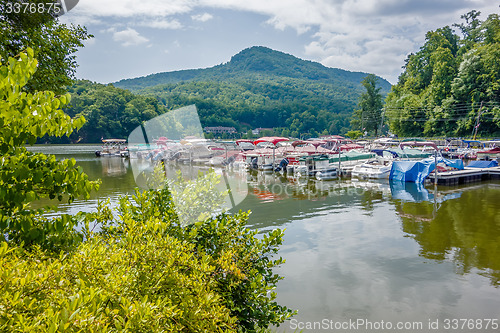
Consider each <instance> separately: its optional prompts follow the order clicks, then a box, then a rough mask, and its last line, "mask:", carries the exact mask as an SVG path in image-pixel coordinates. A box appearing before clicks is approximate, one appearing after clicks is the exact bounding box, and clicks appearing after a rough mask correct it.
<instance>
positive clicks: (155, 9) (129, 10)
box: [74, 0, 196, 17]
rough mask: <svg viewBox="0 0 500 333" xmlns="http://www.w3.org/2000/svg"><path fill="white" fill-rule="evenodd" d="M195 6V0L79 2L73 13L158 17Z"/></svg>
mask: <svg viewBox="0 0 500 333" xmlns="http://www.w3.org/2000/svg"><path fill="white" fill-rule="evenodd" d="M195 4H196V1H195V0H169V1H163V0H143V1H137V0H106V1H105V2H103V1H101V0H86V1H80V3H79V4H78V5H77V6H76V7H75V9H74V11H75V13H78V14H80V15H82V14H85V15H91V16H111V17H138V16H153V17H158V16H169V15H174V14H180V13H187V12H190V11H191V10H192V8H193V7H194V6H195Z"/></svg>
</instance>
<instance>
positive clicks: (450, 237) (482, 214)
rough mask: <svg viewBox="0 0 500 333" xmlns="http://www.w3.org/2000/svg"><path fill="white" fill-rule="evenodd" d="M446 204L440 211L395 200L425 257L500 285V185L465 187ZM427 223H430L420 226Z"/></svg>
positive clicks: (444, 202) (409, 233)
mask: <svg viewBox="0 0 500 333" xmlns="http://www.w3.org/2000/svg"><path fill="white" fill-rule="evenodd" d="M459 192H460V195H459V196H457V193H449V194H446V193H444V194H443V193H440V195H441V197H446V196H448V197H449V196H450V195H454V198H453V200H446V201H443V202H442V203H441V204H440V206H439V208H438V210H437V212H436V211H435V207H434V205H433V204H432V203H431V202H422V203H412V202H404V201H394V205H395V207H396V211H397V212H398V214H399V216H400V217H401V223H402V228H403V231H404V232H406V233H407V234H408V235H409V236H411V237H412V238H413V239H415V241H416V242H417V243H418V244H419V246H420V247H421V249H420V253H419V254H420V255H421V256H422V257H424V258H428V259H433V260H438V261H444V260H447V261H451V262H453V263H454V264H455V270H456V272H457V273H458V274H461V275H463V274H468V273H471V272H478V273H479V274H482V275H484V276H487V277H488V278H489V279H490V281H491V284H492V285H494V286H499V283H500V246H499V244H500V215H499V214H498V212H499V207H498V203H499V202H500V186H499V185H498V184H485V185H479V186H474V187H469V188H463V189H461V190H460V191H459ZM418 222H427V223H418Z"/></svg>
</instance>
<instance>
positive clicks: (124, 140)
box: [102, 139, 127, 143]
mask: <svg viewBox="0 0 500 333" xmlns="http://www.w3.org/2000/svg"><path fill="white" fill-rule="evenodd" d="M102 142H103V143H125V142H127V140H126V139H104V140H102Z"/></svg>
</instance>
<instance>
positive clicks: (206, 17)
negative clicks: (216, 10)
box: [191, 13, 214, 22]
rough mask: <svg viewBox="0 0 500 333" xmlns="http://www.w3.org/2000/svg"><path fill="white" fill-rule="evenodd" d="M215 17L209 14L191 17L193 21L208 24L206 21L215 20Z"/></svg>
mask: <svg viewBox="0 0 500 333" xmlns="http://www.w3.org/2000/svg"><path fill="white" fill-rule="evenodd" d="M213 18H214V17H213V16H212V15H211V14H209V13H203V14H199V15H192V16H191V19H192V20H193V21H199V22H206V21H209V20H211V19H213Z"/></svg>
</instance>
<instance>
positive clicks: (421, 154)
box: [391, 148, 432, 158]
mask: <svg viewBox="0 0 500 333" xmlns="http://www.w3.org/2000/svg"><path fill="white" fill-rule="evenodd" d="M391 151H393V152H395V153H396V154H398V156H399V157H401V158H426V157H429V156H431V155H432V153H430V152H425V151H421V150H418V149H413V148H405V149H401V148H393V149H391Z"/></svg>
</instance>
